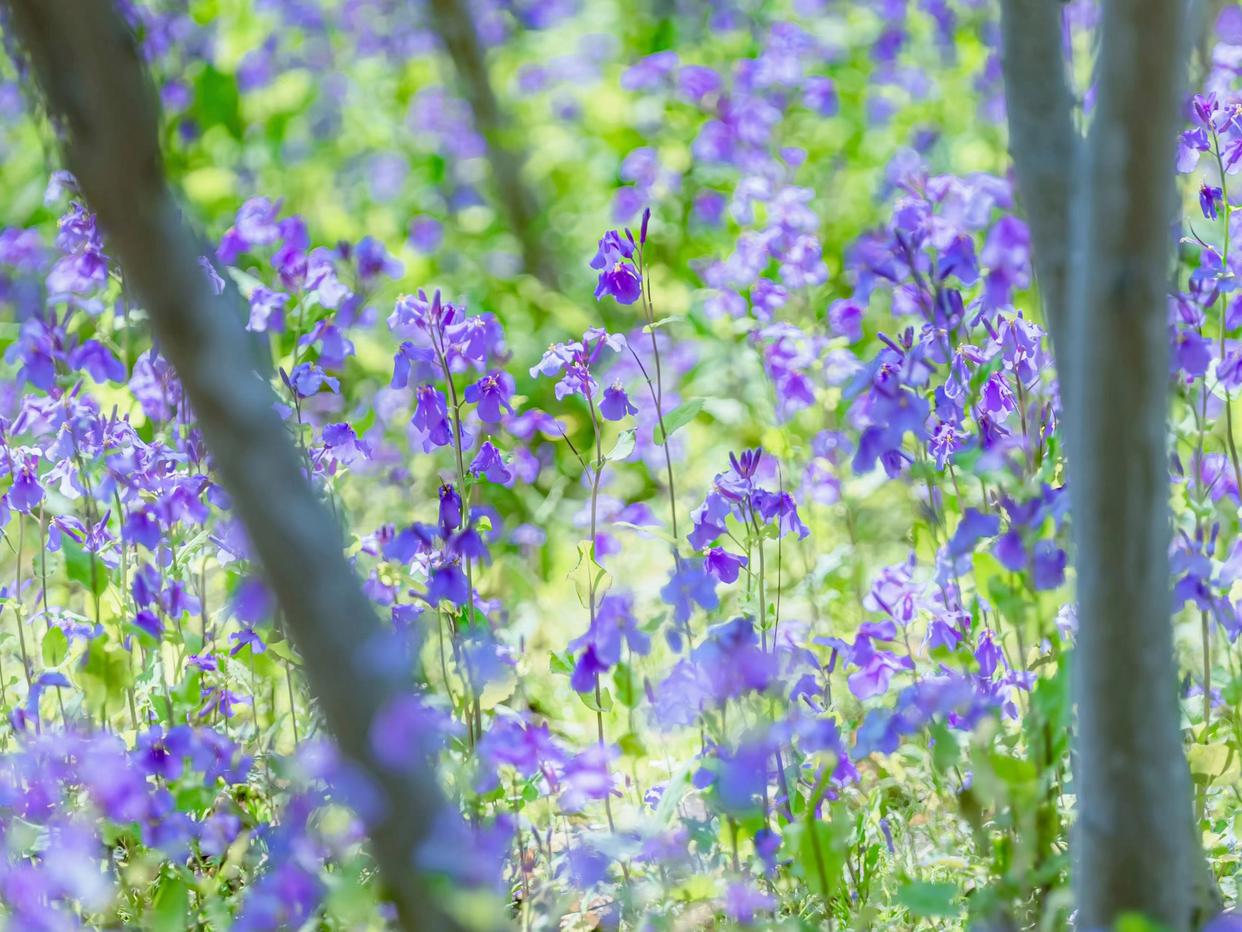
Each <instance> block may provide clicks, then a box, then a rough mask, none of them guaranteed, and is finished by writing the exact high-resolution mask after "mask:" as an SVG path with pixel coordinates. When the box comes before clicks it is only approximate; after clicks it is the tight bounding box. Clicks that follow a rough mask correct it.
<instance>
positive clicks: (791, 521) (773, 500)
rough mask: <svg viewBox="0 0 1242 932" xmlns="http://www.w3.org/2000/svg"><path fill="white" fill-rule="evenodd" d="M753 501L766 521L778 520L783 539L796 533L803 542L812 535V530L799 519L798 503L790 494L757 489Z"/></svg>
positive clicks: (752, 497)
mask: <svg viewBox="0 0 1242 932" xmlns="http://www.w3.org/2000/svg"><path fill="white" fill-rule="evenodd" d="M751 501H752V502H754V505H755V508H756V509H757V510H758V512H759V514H760V515H762V516H763V520H764V521H771V520H772V519H773V518H776V519H777V529H778V530H779V532H780V536H781V537H784V536H785V535H786V534H789V533H794V534H797V535H798V539H799V540H803V539H805V538H806V536H807V535H808V534H810V533H811V529H810V528H808V527H807V526H806V525H805V524H803V523H802V519H801V518H800V517H798V503H797V502H795V501H794V497H793V496H792V495H790V494H789V493H788V492H769V491H767V490H766V489H756V490H755V492H754V494H753V495H752V496H751Z"/></svg>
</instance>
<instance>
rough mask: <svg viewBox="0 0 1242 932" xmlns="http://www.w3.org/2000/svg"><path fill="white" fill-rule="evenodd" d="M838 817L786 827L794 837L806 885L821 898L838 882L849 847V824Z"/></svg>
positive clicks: (799, 865) (828, 894) (826, 895)
mask: <svg viewBox="0 0 1242 932" xmlns="http://www.w3.org/2000/svg"><path fill="white" fill-rule="evenodd" d="M839 816H840V813H837V814H835V815H834V817H833V818H832V820H831V821H827V822H822V821H819V820H818V819H814V818H808V819H806V820H805V821H803V822H801V823H800V824H795V825H791V826H790V828H789V831H790V832H791V834H793V835H795V836H796V838H797V852H798V869H799V871H800V872H801V874H802V876H803V878H804V879H805V880H806V883H807V886H809V887H810V889H812V890H813V891H815V893H816V894H818V895H819V896H821V897H823V898H824V899H830V898H831V897H832V896H833V895H834V894H835V893H836V891H837V888H838V887H840V885H841V872H842V870H843V869H844V867H845V855H846V850H847V849H848V847H849V827H848V826H847V825H846V823H845V820H844V819H842V818H840V817H839Z"/></svg>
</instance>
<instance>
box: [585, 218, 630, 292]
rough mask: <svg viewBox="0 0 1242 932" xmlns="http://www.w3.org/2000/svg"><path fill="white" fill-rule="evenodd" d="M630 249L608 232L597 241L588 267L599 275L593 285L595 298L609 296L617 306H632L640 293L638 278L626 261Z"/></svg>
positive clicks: (619, 236)
mask: <svg viewBox="0 0 1242 932" xmlns="http://www.w3.org/2000/svg"><path fill="white" fill-rule="evenodd" d="M633 255H634V246H633V245H632V244H631V243H630V242H628V241H627V240H625V239H622V238H621V235H620V234H619V233H617V231H616V230H609V231H608V232H607V233H605V234H604V238H603V239H601V240H600V241H599V249H598V251H596V253H595V258H594V259H592V260H591V268H593V269H596V270H597V271H598V272H599V282H598V284H596V286H595V299H596V300H597V301H598V300H599V299H600V298H602V297H603V296H604V295H606V294H610V295H612V296H613V297H614V298H616V299H617V302H618V303H620V304H633V303H634V302H635V301H637V300H638V298H639V296H640V295H641V294H642V279H641V278H640V277H639V275H638V269H636V268H634V265H633V264H632V263H631V262H630V261H629V260H630V257H631V256H633Z"/></svg>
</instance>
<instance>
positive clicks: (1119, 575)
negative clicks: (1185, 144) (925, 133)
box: [1002, 0, 1203, 930]
mask: <svg viewBox="0 0 1242 932" xmlns="http://www.w3.org/2000/svg"><path fill="white" fill-rule="evenodd" d="M1061 9H1062V5H1061V4H1060V3H1058V2H1055V0H1004V3H1003V26H1002V35H1003V41H1004V52H1003V55H1004V75H1005V86H1006V99H1007V102H1008V109H1009V124H1010V139H1011V146H1012V147H1013V158H1014V165H1015V175H1016V177H1017V181H1018V185H1019V190H1020V194H1021V197H1022V201H1023V203H1024V205H1025V206H1026V208H1027V211H1028V215H1029V218H1030V227H1031V239H1032V246H1033V249H1034V252H1035V267H1036V272H1037V275H1038V276H1039V280H1040V290H1041V292H1042V294H1043V296H1044V302H1045V310H1046V317H1047V320H1048V323H1049V330H1050V333H1051V334H1052V337H1053V344H1054V349H1055V352H1056V359H1057V372H1058V376H1059V378H1060V382H1061V387H1062V401H1063V404H1062V407H1063V420H1064V424H1065V437H1066V449H1067V451H1068V472H1069V479H1070V495H1071V499H1072V501H1073V505H1074V510H1073V521H1072V525H1073V532H1074V539H1075V545H1076V554H1075V564H1076V568H1077V583H1078V643H1077V647H1076V650H1075V663H1074V666H1075V684H1074V689H1075V698H1076V703H1077V729H1076V735H1075V739H1076V755H1075V783H1076V791H1077V810H1078V816H1077V824H1076V827H1075V837H1074V842H1073V847H1074V867H1075V891H1076V897H1077V902H1078V922H1079V926H1080V927H1081V928H1087V929H1095V928H1111V927H1112V925H1113V923H1114V922H1115V921H1116V919H1117V918H1118V917H1119V916H1120V915H1122V914H1123V913H1126V912H1138V913H1142V914H1144V915H1146V916H1147V917H1149V918H1151V919H1154V920H1157V921H1159V922H1162V923H1164V924H1165V925H1167V927H1168V928H1170V929H1175V930H1180V929H1186V928H1188V927H1189V925H1190V924H1191V921H1192V918H1191V917H1192V914H1193V913H1194V911H1195V900H1196V892H1195V889H1196V882H1197V881H1199V882H1200V883H1199V885H1202V884H1201V879H1202V878H1201V877H1200V876H1199V874H1198V873H1197V868H1196V865H1199V866H1202V864H1203V860H1202V856H1201V854H1200V851H1199V846H1198V844H1197V843H1196V840H1195V837H1194V833H1193V821H1192V815H1191V796H1190V780H1189V772H1188V770H1187V766H1186V760H1185V756H1184V753H1183V748H1182V736H1181V729H1180V710H1179V708H1178V700H1177V692H1176V682H1177V669H1176V661H1175V657H1174V653H1173V638H1172V621H1171V609H1170V606H1171V602H1170V595H1169V589H1170V582H1169V560H1168V549H1169V541H1170V534H1171V527H1170V515H1169V507H1168V500H1169V483H1168V469H1169V463H1168V450H1167V433H1168V427H1167V415H1168V403H1169V396H1168V352H1169V350H1168V334H1167V323H1166V314H1167V311H1166V305H1167V297H1166V288H1167V282H1168V274H1167V272H1168V268H1169V261H1170V252H1171V245H1172V244H1171V235H1170V227H1171V221H1172V219H1173V217H1174V208H1175V204H1174V197H1173V193H1174V185H1173V145H1174V140H1175V136H1176V132H1177V129H1178V104H1179V102H1180V100H1181V94H1182V86H1183V79H1184V71H1185V67H1186V43H1185V37H1184V35H1183V32H1184V28H1185V26H1184V15H1185V13H1184V9H1183V4H1182V3H1179V2H1176V0H1128V2H1126V0H1106V2H1105V3H1104V16H1103V20H1102V24H1101V27H1100V29H1101V43H1100V52H1099V59H1098V63H1097V71H1096V82H1097V85H1096V100H1095V108H1094V113H1093V116H1092V125H1091V129H1090V132H1089V135H1088V137H1087V139H1086V140H1085V141H1084V140H1080V138H1079V137H1078V134H1077V133H1076V132H1075V131H1074V130H1073V128H1072V127H1073V122H1072V116H1073V114H1072V98H1071V96H1070V94H1069V89H1068V85H1067V84H1066V81H1065V65H1064V62H1063V59H1062V53H1061ZM1058 166H1060V168H1059V170H1058Z"/></svg>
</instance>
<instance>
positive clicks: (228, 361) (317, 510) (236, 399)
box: [0, 0, 456, 930]
mask: <svg viewBox="0 0 1242 932" xmlns="http://www.w3.org/2000/svg"><path fill="white" fill-rule="evenodd" d="M5 8H7V12H8V17H7V22H6V23H5V27H6V31H9V32H10V35H11V36H15V37H16V38H17V40H18V41H19V43H20V46H21V48H22V49H23V50H24V52H25V56H26V58H27V60H28V65H29V68H30V70H31V72H33V77H34V78H35V79H36V80H37V82H38V84H39V85H40V87H41V89H42V91H43V96H44V99H45V100H46V105H47V108H48V111H49V115H50V116H51V118H52V120H53V122H54V123H55V125H56V126H57V128H58V130H59V132H60V135H61V144H62V148H63V152H64V159H65V163H66V166H67V167H68V168H69V169H70V170H71V171H72V172H73V173H74V175H75V176H76V177H77V180H78V184H79V186H80V188H81V190H82V193H83V194H84V195H85V197H86V200H87V202H88V203H89V205H90V207H91V209H92V210H94V211H95V213H96V215H97V217H98V220H99V223H100V227H101V229H102V230H103V232H104V235H105V237H106V239H107V242H108V244H109V248H110V250H111V252H112V254H113V255H114V256H115V257H116V258H117V260H118V261H119V263H120V266H121V269H122V270H123V272H124V275H125V282H126V285H127V287H129V288H130V289H131V290H132V291H133V292H134V293H135V294H136V295H137V296H138V298H139V299H140V301H141V302H142V306H143V307H144V308H145V309H146V311H147V313H148V315H149V316H150V319H151V324H152V328H153V330H154V332H155V335H156V336H157V337H158V339H159V341H160V344H161V347H162V349H163V352H164V353H165V354H166V355H167V357H168V359H169V361H170V362H171V363H172V364H173V366H174V367H175V369H176V371H177V375H178V377H179V378H180V380H181V383H182V385H183V387H184V389H185V392H186V394H187V396H188V397H189V399H190V402H191V404H192V405H193V407H194V411H195V414H196V415H197V418H198V424H199V426H200V427H201V428H202V431H203V434H204V437H205V439H206V441H207V446H208V449H209V451H210V453H211V456H212V460H213V463H214V466H215V469H216V471H217V472H218V474H219V477H220V480H221V482H222V484H223V485H224V487H225V488H226V489H227V490H228V491H229V493H230V495H231V496H232V499H233V508H234V510H235V512H236V514H237V515H238V516H239V517H240V518H241V520H242V521H243V523H244V524H245V527H246V530H247V532H248V534H249V537H250V540H251V542H252V544H253V546H254V549H255V551H256V552H257V555H258V557H259V560H260V562H261V563H262V565H263V568H264V570H265V573H266V577H267V580H268V582H269V583H270V584H271V586H272V588H273V590H274V592H275V595H276V597H277V599H278V601H279V603H280V606H281V608H282V610H283V612H284V615H285V617H286V619H287V621H288V626H289V630H290V633H291V634H292V635H293V639H294V641H295V643H296V644H297V646H298V649H299V650H300V652H301V655H302V658H303V661H304V665H305V670H306V674H307V677H308V679H309V681H310V686H311V689H312V691H313V692H314V694H315V696H316V697H317V699H318V700H319V705H320V708H321V709H322V711H323V715H324V717H325V719H326V720H327V724H328V726H329V727H330V729H331V731H332V733H333V734H334V735H335V737H336V740H337V743H338V745H339V747H340V748H341V750H342V751H343V752H344V753H345V755H346V756H347V757H348V758H349V759H350V760H352V761H353V762H354V764H356V765H357V766H358V767H360V768H361V770H362V772H363V773H364V774H366V775H367V776H368V777H369V778H370V780H371V782H372V783H373V784H374V787H375V789H376V792H377V794H378V797H379V799H378V802H379V804H380V807H381V812H382V815H381V816H380V817H379V818H378V819H375V820H372V821H371V823H370V824H369V831H370V833H371V840H372V843H373V848H374V852H375V856H376V860H377V861H378V863H379V865H380V868H381V870H382V872H383V878H384V881H385V886H386V890H387V893H388V895H389V896H390V897H391V898H392V899H393V901H394V902H395V904H396V906H397V910H398V914H399V917H400V924H401V926H402V927H403V928H406V929H427V930H441V929H449V928H456V924H455V923H454V922H452V921H451V920H449V919H448V918H446V917H445V916H444V915H443V914H442V913H441V911H440V910H439V909H438V908H437V906H436V904H435V903H434V902H430V901H429V900H428V899H427V896H426V890H425V887H424V885H423V882H422V879H421V878H420V876H419V874H418V872H417V871H416V870H415V867H414V859H415V854H416V851H417V849H418V846H419V844H420V843H421V842H422V840H423V839H424V838H425V837H426V836H427V834H428V832H429V830H430V827H431V824H432V821H433V819H434V818H435V817H436V816H437V814H438V813H439V812H440V811H441V807H442V800H441V794H440V792H439V789H438V786H437V784H436V781H435V777H434V775H433V774H432V773H431V772H430V769H429V768H428V767H415V768H410V769H408V770H405V771H402V772H396V771H394V770H392V769H389V768H388V767H386V766H385V765H384V764H383V763H382V762H381V761H380V760H379V759H378V758H377V756H376V754H375V752H374V750H373V746H372V741H371V725H372V722H373V721H374V720H375V718H376V715H377V713H379V712H380V711H381V709H383V707H384V706H385V704H386V703H387V702H389V701H390V700H391V699H393V698H394V697H396V696H397V695H399V694H400V693H401V691H402V690H404V689H407V688H408V687H409V683H407V682H403V681H399V680H394V679H387V678H385V677H383V676H381V675H379V674H377V673H376V672H375V670H374V669H372V666H373V665H372V664H370V663H368V662H367V660H366V659H365V652H366V649H367V647H368V646H369V645H371V644H374V642H375V639H376V638H377V637H379V636H380V635H381V625H380V622H379V619H378V618H377V616H376V614H375V612H374V610H373V609H372V607H371V604H370V602H369V601H368V600H367V598H366V596H365V595H364V594H363V592H362V589H361V586H360V585H359V583H358V580H357V578H356V577H355V576H354V574H353V572H352V570H351V569H350V567H349V565H348V564H347V563H346V561H345V559H344V556H343V553H342V539H341V532H340V529H339V527H338V526H337V525H336V523H335V521H334V519H333V518H332V516H331V513H330V512H329V510H328V509H327V508H326V506H325V505H324V504H323V502H322V501H321V500H320V499H319V498H318V497H317V495H316V493H315V491H314V489H313V488H312V487H311V484H310V482H309V481H308V480H307V478H306V477H305V475H304V473H303V470H302V466H301V463H300V461H299V459H298V456H297V453H296V452H295V450H294V446H293V443H292V440H291V439H290V437H289V435H288V433H287V431H286V429H285V427H284V425H283V424H282V423H281V421H280V420H279V418H278V417H277V416H276V413H275V410H274V404H275V401H276V397H275V395H274V393H273V392H272V390H271V388H270V386H269V385H268V383H267V382H266V381H265V380H263V379H262V378H260V377H259V375H258V374H257V373H256V360H255V357H254V354H253V352H252V349H251V346H250V344H249V343H248V341H247V339H246V335H245V331H244V330H243V328H242V324H241V322H240V319H239V315H238V314H237V313H235V309H234V308H230V307H228V306H227V303H226V301H227V298H228V297H229V296H230V295H235V292H226V293H225V295H223V296H219V297H217V296H216V295H215V294H214V293H213V292H212V290H211V289H210V287H209V284H208V281H207V278H206V276H205V274H204V272H203V269H202V268H201V267H200V266H199V263H198V259H199V255H200V250H199V248H198V238H197V237H196V236H195V234H194V232H193V231H192V230H191V229H190V227H189V226H188V224H187V223H186V222H185V220H184V218H183V217H182V215H181V212H180V210H179V208H178V205H177V203H176V201H175V199H174V197H173V195H172V192H171V191H170V190H169V187H168V184H167V182H166V180H165V177H164V168H163V160H162V157H161V153H160V148H159V141H158V140H159V136H158V128H159V111H158V105H157V103H156V97H155V94H154V91H153V88H152V87H151V85H150V83H149V81H148V79H147V76H146V74H145V71H144V69H143V66H142V63H141V61H140V59H139V56H138V52H137V50H136V48H135V46H134V42H133V37H132V36H131V35H130V33H129V30H128V28H127V26H126V25H125V23H124V21H123V20H122V18H121V17H120V15H119V14H118V12H117V10H116V8H115V7H114V5H113V3H112V2H111V0H4V2H3V3H2V4H0V10H3V9H5Z"/></svg>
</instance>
